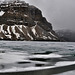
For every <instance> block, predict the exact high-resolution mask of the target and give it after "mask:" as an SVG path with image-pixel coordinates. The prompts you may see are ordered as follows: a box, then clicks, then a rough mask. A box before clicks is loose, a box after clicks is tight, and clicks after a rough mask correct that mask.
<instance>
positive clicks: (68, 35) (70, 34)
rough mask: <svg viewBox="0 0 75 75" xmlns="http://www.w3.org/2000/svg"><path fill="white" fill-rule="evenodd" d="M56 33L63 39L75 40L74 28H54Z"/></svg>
mask: <svg viewBox="0 0 75 75" xmlns="http://www.w3.org/2000/svg"><path fill="white" fill-rule="evenodd" d="M56 33H57V34H58V35H59V36H60V37H61V38H62V39H64V40H65V41H68V42H75V31H74V30H68V29H66V30H56Z"/></svg>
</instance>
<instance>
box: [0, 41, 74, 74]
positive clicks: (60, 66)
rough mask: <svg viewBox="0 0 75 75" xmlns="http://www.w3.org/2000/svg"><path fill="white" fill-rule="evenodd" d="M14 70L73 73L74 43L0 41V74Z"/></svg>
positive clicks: (31, 72)
mask: <svg viewBox="0 0 75 75" xmlns="http://www.w3.org/2000/svg"><path fill="white" fill-rule="evenodd" d="M40 70H41V71H40ZM11 72H12V73H11ZM14 72H17V73H18V72H22V73H23V72H25V73H23V74H21V73H18V74H17V73H16V74H14V75H41V74H42V75H75V43H74V42H35V41H33V42H28V41H0V75H5V74H6V73H9V74H10V75H12V74H13V73H14ZM33 72H34V73H33ZM7 75H8V74H7Z"/></svg>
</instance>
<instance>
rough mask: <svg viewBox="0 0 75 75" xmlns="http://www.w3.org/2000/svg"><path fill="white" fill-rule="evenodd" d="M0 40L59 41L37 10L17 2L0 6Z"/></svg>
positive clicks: (49, 24)
mask: <svg viewBox="0 0 75 75" xmlns="http://www.w3.org/2000/svg"><path fill="white" fill-rule="evenodd" d="M0 40H28V41H37V40H40V41H41V40H42V41H44V40H45V41H60V38H59V37H58V36H57V34H56V33H55V32H54V31H53V30H52V25H51V23H49V22H47V20H46V18H45V17H43V16H42V12H41V11H40V10H39V9H38V8H36V7H35V6H31V5H29V4H27V3H24V2H21V1H19V2H13V3H2V4H0Z"/></svg>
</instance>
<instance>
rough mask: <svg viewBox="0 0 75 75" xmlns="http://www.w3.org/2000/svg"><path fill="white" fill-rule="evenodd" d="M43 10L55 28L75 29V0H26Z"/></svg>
mask: <svg viewBox="0 0 75 75" xmlns="http://www.w3.org/2000/svg"><path fill="white" fill-rule="evenodd" d="M25 1H26V2H28V3H30V4H32V5H35V6H36V7H38V8H39V9H41V10H42V13H43V16H45V17H46V19H47V20H48V21H49V22H50V23H52V26H53V29H54V30H57V29H73V30H75V0H25Z"/></svg>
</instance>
